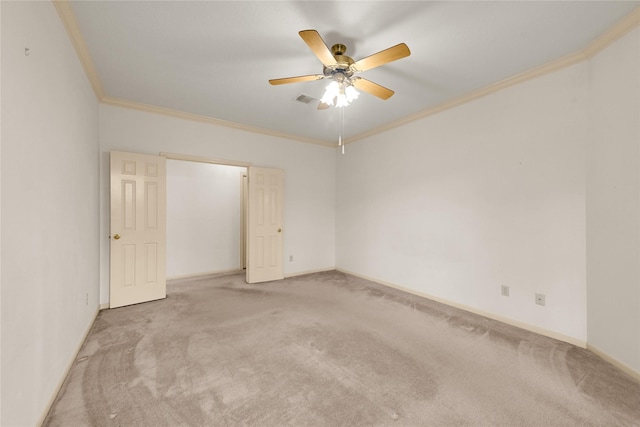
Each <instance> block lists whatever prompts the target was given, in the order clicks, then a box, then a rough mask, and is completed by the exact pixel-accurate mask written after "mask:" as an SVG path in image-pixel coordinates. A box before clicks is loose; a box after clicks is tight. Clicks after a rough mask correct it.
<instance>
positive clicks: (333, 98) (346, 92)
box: [320, 78, 360, 108]
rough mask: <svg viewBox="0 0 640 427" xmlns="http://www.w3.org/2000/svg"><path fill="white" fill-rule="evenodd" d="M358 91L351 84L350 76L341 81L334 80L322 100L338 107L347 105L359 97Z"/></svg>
mask: <svg viewBox="0 0 640 427" xmlns="http://www.w3.org/2000/svg"><path fill="white" fill-rule="evenodd" d="M358 95H360V94H359V93H358V91H357V90H356V88H355V87H353V85H352V84H351V81H350V80H349V79H348V78H345V79H342V80H341V81H337V80H333V81H332V82H331V83H329V84H328V85H327V87H326V89H325V92H324V95H322V98H321V99H320V102H322V103H324V104H327V105H333V106H335V107H336V108H342V107H347V106H348V105H349V104H351V102H353V101H354V100H356V99H358Z"/></svg>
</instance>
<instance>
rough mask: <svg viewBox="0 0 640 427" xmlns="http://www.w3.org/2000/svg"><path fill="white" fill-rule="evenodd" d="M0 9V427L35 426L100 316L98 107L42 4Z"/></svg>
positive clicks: (58, 28) (51, 11)
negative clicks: (0, 324)
mask: <svg viewBox="0 0 640 427" xmlns="http://www.w3.org/2000/svg"><path fill="white" fill-rule="evenodd" d="M0 8H1V9H2V37H1V38H2V82H1V86H2V117H1V120H2V135H1V137H2V167H1V171H2V226H1V230H2V231H1V232H2V261H1V262H2V319H1V320H2V322H1V323H2V331H1V334H0V336H1V337H2V366H1V370H2V372H1V377H2V395H1V401H2V419H1V420H0V424H1V425H3V426H33V425H36V424H37V423H38V420H39V419H40V418H41V417H42V416H44V412H45V411H46V410H47V408H48V405H49V402H50V401H51V399H53V398H54V397H55V392H56V389H57V387H58V385H59V384H60V382H61V381H62V380H63V379H64V375H65V372H66V369H67V367H68V366H69V365H70V364H71V363H72V361H73V359H74V357H75V355H76V351H77V350H78V349H79V346H80V344H81V343H82V339H83V337H84V334H85V333H86V332H87V330H88V328H89V327H90V326H91V324H92V322H93V319H94V317H95V315H96V313H97V310H98V279H99V277H98V272H99V268H98V262H99V258H98V247H99V246H98V232H97V231H98V226H99V222H98V219H99V212H98V170H97V165H98V103H97V101H96V98H95V96H94V94H93V91H92V89H91V86H90V85H89V83H88V81H87V78H86V76H85V74H84V71H83V69H82V67H81V65H80V63H79V61H78V58H77V57H76V54H75V52H74V50H73V48H72V46H71V44H70V42H69V38H68V36H67V34H66V32H65V30H64V28H63V26H62V23H61V22H60V18H59V17H58V14H57V13H56V11H55V9H54V6H53V4H52V3H51V2H1V5H0ZM25 48H29V49H30V54H29V56H26V55H25V53H24V49H25Z"/></svg>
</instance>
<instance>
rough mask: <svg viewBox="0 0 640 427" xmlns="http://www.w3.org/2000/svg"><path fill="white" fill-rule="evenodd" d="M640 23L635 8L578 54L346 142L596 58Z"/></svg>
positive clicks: (361, 134)
mask: <svg viewBox="0 0 640 427" xmlns="http://www.w3.org/2000/svg"><path fill="white" fill-rule="evenodd" d="M638 25H640V7H638V8H636V9H634V10H633V12H631V13H630V14H629V15H627V16H625V17H624V18H622V19H621V20H620V21H618V22H617V23H616V24H615V25H614V26H613V27H611V28H610V29H609V30H607V31H606V32H605V33H603V34H601V35H600V36H599V37H598V38H596V39H595V40H594V41H593V42H591V43H590V44H589V46H587V47H586V48H584V49H582V50H580V51H578V52H576V53H573V54H570V55H567V56H564V57H562V58H559V59H556V60H555V61H551V62H548V63H546V64H543V65H541V66H538V67H535V68H532V69H531V70H528V71H525V72H523V73H521V74H518V75H515V76H512V77H509V78H506V79H504V80H501V81H499V82H497V83H493V84H490V85H489V86H485V87H483V88H480V89H478V90H475V91H473V92H470V93H468V94H466V95H463V96H460V97H458V98H455V99H452V100H450V101H447V102H444V103H442V104H440V105H436V106H435V107H432V108H429V109H427V110H423V111H420V112H418V113H415V114H412V115H410V116H407V117H405V118H402V119H400V120H396V121H395V122H392V123H387V124H385V125H382V126H379V127H377V128H374V129H371V130H370V131H367V132H363V133H360V134H358V135H355V136H353V137H351V138H349V139H347V140H346V141H345V142H344V143H345V144H351V143H353V142H356V141H359V140H361V139H365V138H369V137H371V136H374V135H377V134H379V133H383V132H386V131H388V130H390V129H393V128H396V127H399V126H403V125H406V124H408V123H411V122H413V121H416V120H419V119H423V118H425V117H428V116H432V115H434V114H438V113H441V112H443V111H445V110H448V109H450V108H453V107H457V106H460V105H462V104H466V103H467V102H471V101H474V100H476V99H478V98H482V97H483V96H486V95H489V94H491V93H494V92H497V91H499V90H502V89H505V88H507V87H509V86H513V85H516V84H519V83H522V82H525V81H527V80H531V79H535V78H537V77H540V76H543V75H545V74H549V73H552V72H554V71H558V70H560V69H562V68H565V67H568V66H570V65H573V64H577V63H579V62H582V61H584V60H587V59H589V58H591V57H593V56H594V55H596V54H597V53H598V52H600V51H602V50H603V49H605V48H606V47H607V46H609V45H610V44H611V43H613V42H614V41H616V40H618V39H619V38H621V37H622V36H624V35H625V34H627V33H628V32H629V31H631V30H633V29H635V28H636V27H638Z"/></svg>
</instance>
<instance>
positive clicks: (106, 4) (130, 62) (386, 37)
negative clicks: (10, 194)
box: [72, 0, 640, 142]
mask: <svg viewBox="0 0 640 427" xmlns="http://www.w3.org/2000/svg"><path fill="white" fill-rule="evenodd" d="M638 6H640V2H639V1H611V0H609V1H566V0H565V1H531V2H529V1H510V2H507V1H465V2H457V1H442V2H435V1H409V2H401V1H339V2H332V1H77V2H72V7H73V11H74V13H75V15H76V18H77V21H78V24H79V27H80V30H81V33H82V35H83V36H84V39H85V42H86V44H87V47H88V51H89V54H90V56H91V58H92V60H93V63H94V65H95V68H96V70H97V74H98V77H99V79H100V81H101V83H102V85H103V88H104V92H105V95H106V96H107V97H110V98H119V99H124V100H128V101H134V102H139V103H144V104H150V105H153V106H158V107H164V108H169V109H173V110H178V111H182V112H187V113H193V114H197V115H202V116H207V117H212V118H216V119H221V120H225V121H230V122H235V123H239V124H242V125H246V126H251V127H257V128H262V129H266V130H270V131H275V132H282V133H285V134H287V135H292V136H294V137H300V138H308V139H313V140H318V141H326V142H333V141H336V140H337V135H338V116H339V115H338V110H337V109H333V108H332V109H330V110H326V111H318V110H317V109H316V106H317V104H316V103H314V104H311V105H306V104H303V103H300V102H297V101H295V98H296V97H297V96H298V95H300V94H306V95H310V96H312V97H315V98H320V97H321V95H322V92H323V89H324V86H326V84H327V81H326V80H321V81H312V82H305V83H295V84H289V85H282V86H271V85H270V84H269V83H268V80H269V79H273V78H280V77H291V76H298V75H305V74H316V73H322V65H321V63H320V61H319V60H318V59H317V58H316V57H315V56H314V55H313V54H312V52H311V51H310V50H309V48H308V47H307V45H306V44H305V43H304V41H303V40H302V39H301V38H300V37H299V35H298V31H300V30H305V29H315V30H317V31H318V32H319V33H320V34H321V35H322V37H323V38H324V40H325V42H326V44H327V45H328V46H329V47H331V45H332V44H335V43H343V44H345V45H346V46H347V49H348V50H347V53H346V54H347V55H349V56H351V57H352V58H353V59H355V60H358V59H360V58H362V57H365V56H368V55H371V54H373V53H375V52H378V51H380V50H383V49H386V48H388V47H390V46H393V45H395V44H397V43H401V42H404V43H406V44H407V45H408V46H409V48H410V49H411V56H409V57H408V58H404V59H401V60H399V61H397V62H393V63H390V64H386V65H384V66H382V67H379V68H376V69H372V70H369V71H366V72H364V73H363V74H362V76H363V77H365V78H367V79H369V80H372V81H374V82H376V83H378V84H381V85H382V86H385V87H388V88H390V89H392V90H394V91H395V92H396V93H395V95H394V96H392V97H391V98H390V99H389V100H387V101H383V100H381V99H378V98H376V97H373V96H371V95H369V94H366V93H363V94H361V96H360V98H359V99H358V100H356V101H355V102H354V103H353V104H352V105H350V106H349V107H347V108H346V109H345V129H344V135H345V137H346V138H347V139H348V138H349V137H353V136H357V135H359V134H362V133H364V132H367V131H370V130H372V129H376V128H378V127H381V126H383V125H385V124H388V123H392V122H395V121H398V120H401V119H403V118H405V117H407V116H409V115H411V114H415V113H419V112H421V111H425V110H428V109H430V108H433V107H435V106H437V105H439V104H442V103H444V102H446V101H448V100H451V99H454V98H456V97H459V96H462V95H465V94H467V93H469V92H471V91H473V90H476V89H479V88H482V87H485V86H487V85H490V84H492V83H495V82H498V81H501V80H503V79H505V78H508V77H511V76H514V75H516V74H518V73H521V72H524V71H526V70H529V69H532V68H534V67H536V66H539V65H542V64H545V63H547V62H550V61H552V60H555V59H558V58H561V57H563V56H566V55H569V54H572V53H574V52H577V51H579V50H581V49H583V48H585V47H586V46H587V45H589V43H590V42H591V41H593V40H594V39H595V38H596V37H598V36H599V35H601V34H602V33H604V32H605V31H606V30H607V29H609V28H610V27H612V26H613V25H614V24H615V23H616V22H617V21H619V20H620V19H621V18H623V17H624V16H625V15H627V14H628V13H630V12H631V11H632V10H633V9H634V8H636V7H638Z"/></svg>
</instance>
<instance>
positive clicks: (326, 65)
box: [269, 30, 411, 110]
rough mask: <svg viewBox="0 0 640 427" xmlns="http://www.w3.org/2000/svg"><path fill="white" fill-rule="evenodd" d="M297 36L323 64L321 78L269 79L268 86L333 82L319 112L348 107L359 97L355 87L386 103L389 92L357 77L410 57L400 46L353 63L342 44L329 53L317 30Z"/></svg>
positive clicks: (405, 48) (318, 75)
mask: <svg viewBox="0 0 640 427" xmlns="http://www.w3.org/2000/svg"><path fill="white" fill-rule="evenodd" d="M298 34H300V37H302V40H304V41H305V43H306V44H307V45H308V46H309V48H310V49H311V51H312V52H313V53H314V55H316V56H317V57H318V59H319V60H320V62H322V65H323V69H322V74H310V75H306V76H298V77H286V78H282V79H272V80H269V83H271V84H272V85H282V84H288V83H298V82H307V81H312V80H321V79H331V80H332V82H331V83H330V84H329V86H327V91H326V92H325V95H324V96H323V97H322V99H321V101H320V104H319V105H318V109H320V110H323V109H326V108H329V106H331V105H335V106H336V107H344V106H347V105H349V103H350V102H351V101H352V100H353V99H355V98H357V96H358V95H357V94H358V93H357V91H356V90H355V89H354V87H355V88H357V89H360V90H362V91H363V92H367V93H370V94H371V95H374V96H377V97H378V98H381V99H389V98H390V97H391V96H392V95H393V94H394V92H393V91H392V90H391V89H387V88H386V87H384V86H381V85H379V84H377V83H374V82H372V81H370V80H367V79H363V78H362V77H360V76H358V75H357V74H359V73H361V72H363V71H367V70H370V69H372V68H376V67H379V66H381V65H384V64H388V63H389V62H393V61H397V60H398V59H402V58H404V57H406V56H409V55H410V54H411V52H410V51H409V47H407V45H406V44H404V43H400V44H397V45H395V46H393V47H390V48H388V49H385V50H382V51H380V52H378V53H374V54H373V55H370V56H367V57H366V58H362V59H360V60H358V61H354V60H353V59H351V58H350V57H348V56H346V55H345V52H346V50H347V47H346V46H345V45H343V44H335V45H333V46H332V47H331V50H329V48H328V47H327V45H326V44H325V42H324V40H322V37H320V34H319V33H318V32H317V31H316V30H304V31H300V32H299V33H298Z"/></svg>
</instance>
